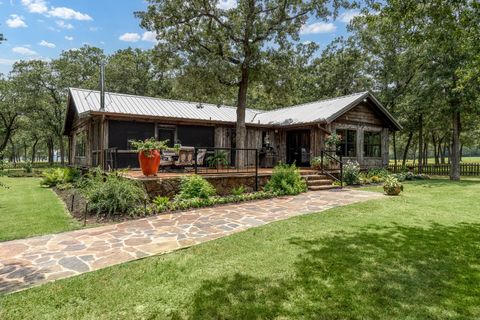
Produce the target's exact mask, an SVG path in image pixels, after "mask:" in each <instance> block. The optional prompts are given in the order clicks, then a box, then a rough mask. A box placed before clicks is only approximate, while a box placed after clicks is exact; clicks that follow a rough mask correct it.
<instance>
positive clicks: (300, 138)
mask: <svg viewBox="0 0 480 320" xmlns="http://www.w3.org/2000/svg"><path fill="white" fill-rule="evenodd" d="M287 163H288V164H292V163H295V164H296V165H297V166H298V167H308V166H310V130H294V131H287Z"/></svg>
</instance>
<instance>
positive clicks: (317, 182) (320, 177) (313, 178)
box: [300, 170, 340, 191]
mask: <svg viewBox="0 0 480 320" xmlns="http://www.w3.org/2000/svg"><path fill="white" fill-rule="evenodd" d="M300 174H301V175H302V178H303V179H305V181H307V186H308V190H310V191H319V190H330V189H338V188H340V187H339V186H334V185H332V184H333V180H332V179H331V178H329V177H328V176H326V175H324V174H321V173H319V172H318V171H315V170H309V171H301V172H300Z"/></svg>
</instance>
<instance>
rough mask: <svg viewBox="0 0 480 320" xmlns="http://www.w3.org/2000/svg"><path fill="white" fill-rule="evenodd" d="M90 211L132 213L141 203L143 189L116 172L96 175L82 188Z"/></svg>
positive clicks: (144, 194) (98, 212) (144, 195)
mask: <svg viewBox="0 0 480 320" xmlns="http://www.w3.org/2000/svg"><path fill="white" fill-rule="evenodd" d="M82 191H83V193H84V194H85V196H86V197H87V199H88V208H89V211H90V212H96V213H97V214H123V213H127V214H132V213H134V212H135V211H136V210H137V208H138V207H139V206H140V205H141V204H142V203H143V200H144V199H145V197H146V193H145V190H144V189H143V188H142V187H140V185H139V184H138V183H137V182H135V181H133V180H129V179H125V178H122V177H121V176H119V175H118V174H117V173H111V174H107V175H105V176H101V175H97V176H96V177H94V178H93V179H91V182H90V184H89V185H88V186H86V187H85V188H84V189H83V190H82Z"/></svg>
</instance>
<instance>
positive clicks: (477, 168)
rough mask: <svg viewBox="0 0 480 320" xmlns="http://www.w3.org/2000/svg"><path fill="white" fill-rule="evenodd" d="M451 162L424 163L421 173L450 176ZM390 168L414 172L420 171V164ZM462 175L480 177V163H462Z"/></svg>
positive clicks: (390, 168)
mask: <svg viewBox="0 0 480 320" xmlns="http://www.w3.org/2000/svg"><path fill="white" fill-rule="evenodd" d="M450 168H451V167H450V164H424V165H422V169H421V173H424V174H429V175H434V176H448V175H450ZM388 170H389V171H391V172H393V173H400V172H404V171H410V172H413V173H414V174H418V173H419V169H418V165H417V166H412V165H407V166H405V167H404V166H401V165H396V166H395V165H389V166H388ZM460 175H461V176H467V177H479V176H480V163H461V164H460Z"/></svg>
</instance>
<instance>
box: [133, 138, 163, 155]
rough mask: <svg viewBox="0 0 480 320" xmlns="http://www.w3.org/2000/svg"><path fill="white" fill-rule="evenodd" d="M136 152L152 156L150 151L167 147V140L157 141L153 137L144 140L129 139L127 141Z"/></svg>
mask: <svg viewBox="0 0 480 320" xmlns="http://www.w3.org/2000/svg"><path fill="white" fill-rule="evenodd" d="M128 142H129V143H130V144H131V145H132V147H133V148H134V149H135V150H136V151H137V152H143V154H144V155H145V156H147V157H152V151H154V150H158V151H161V150H165V149H167V148H168V147H167V143H168V140H163V141H158V140H156V139H155V138H150V139H145V140H129V141H128Z"/></svg>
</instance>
